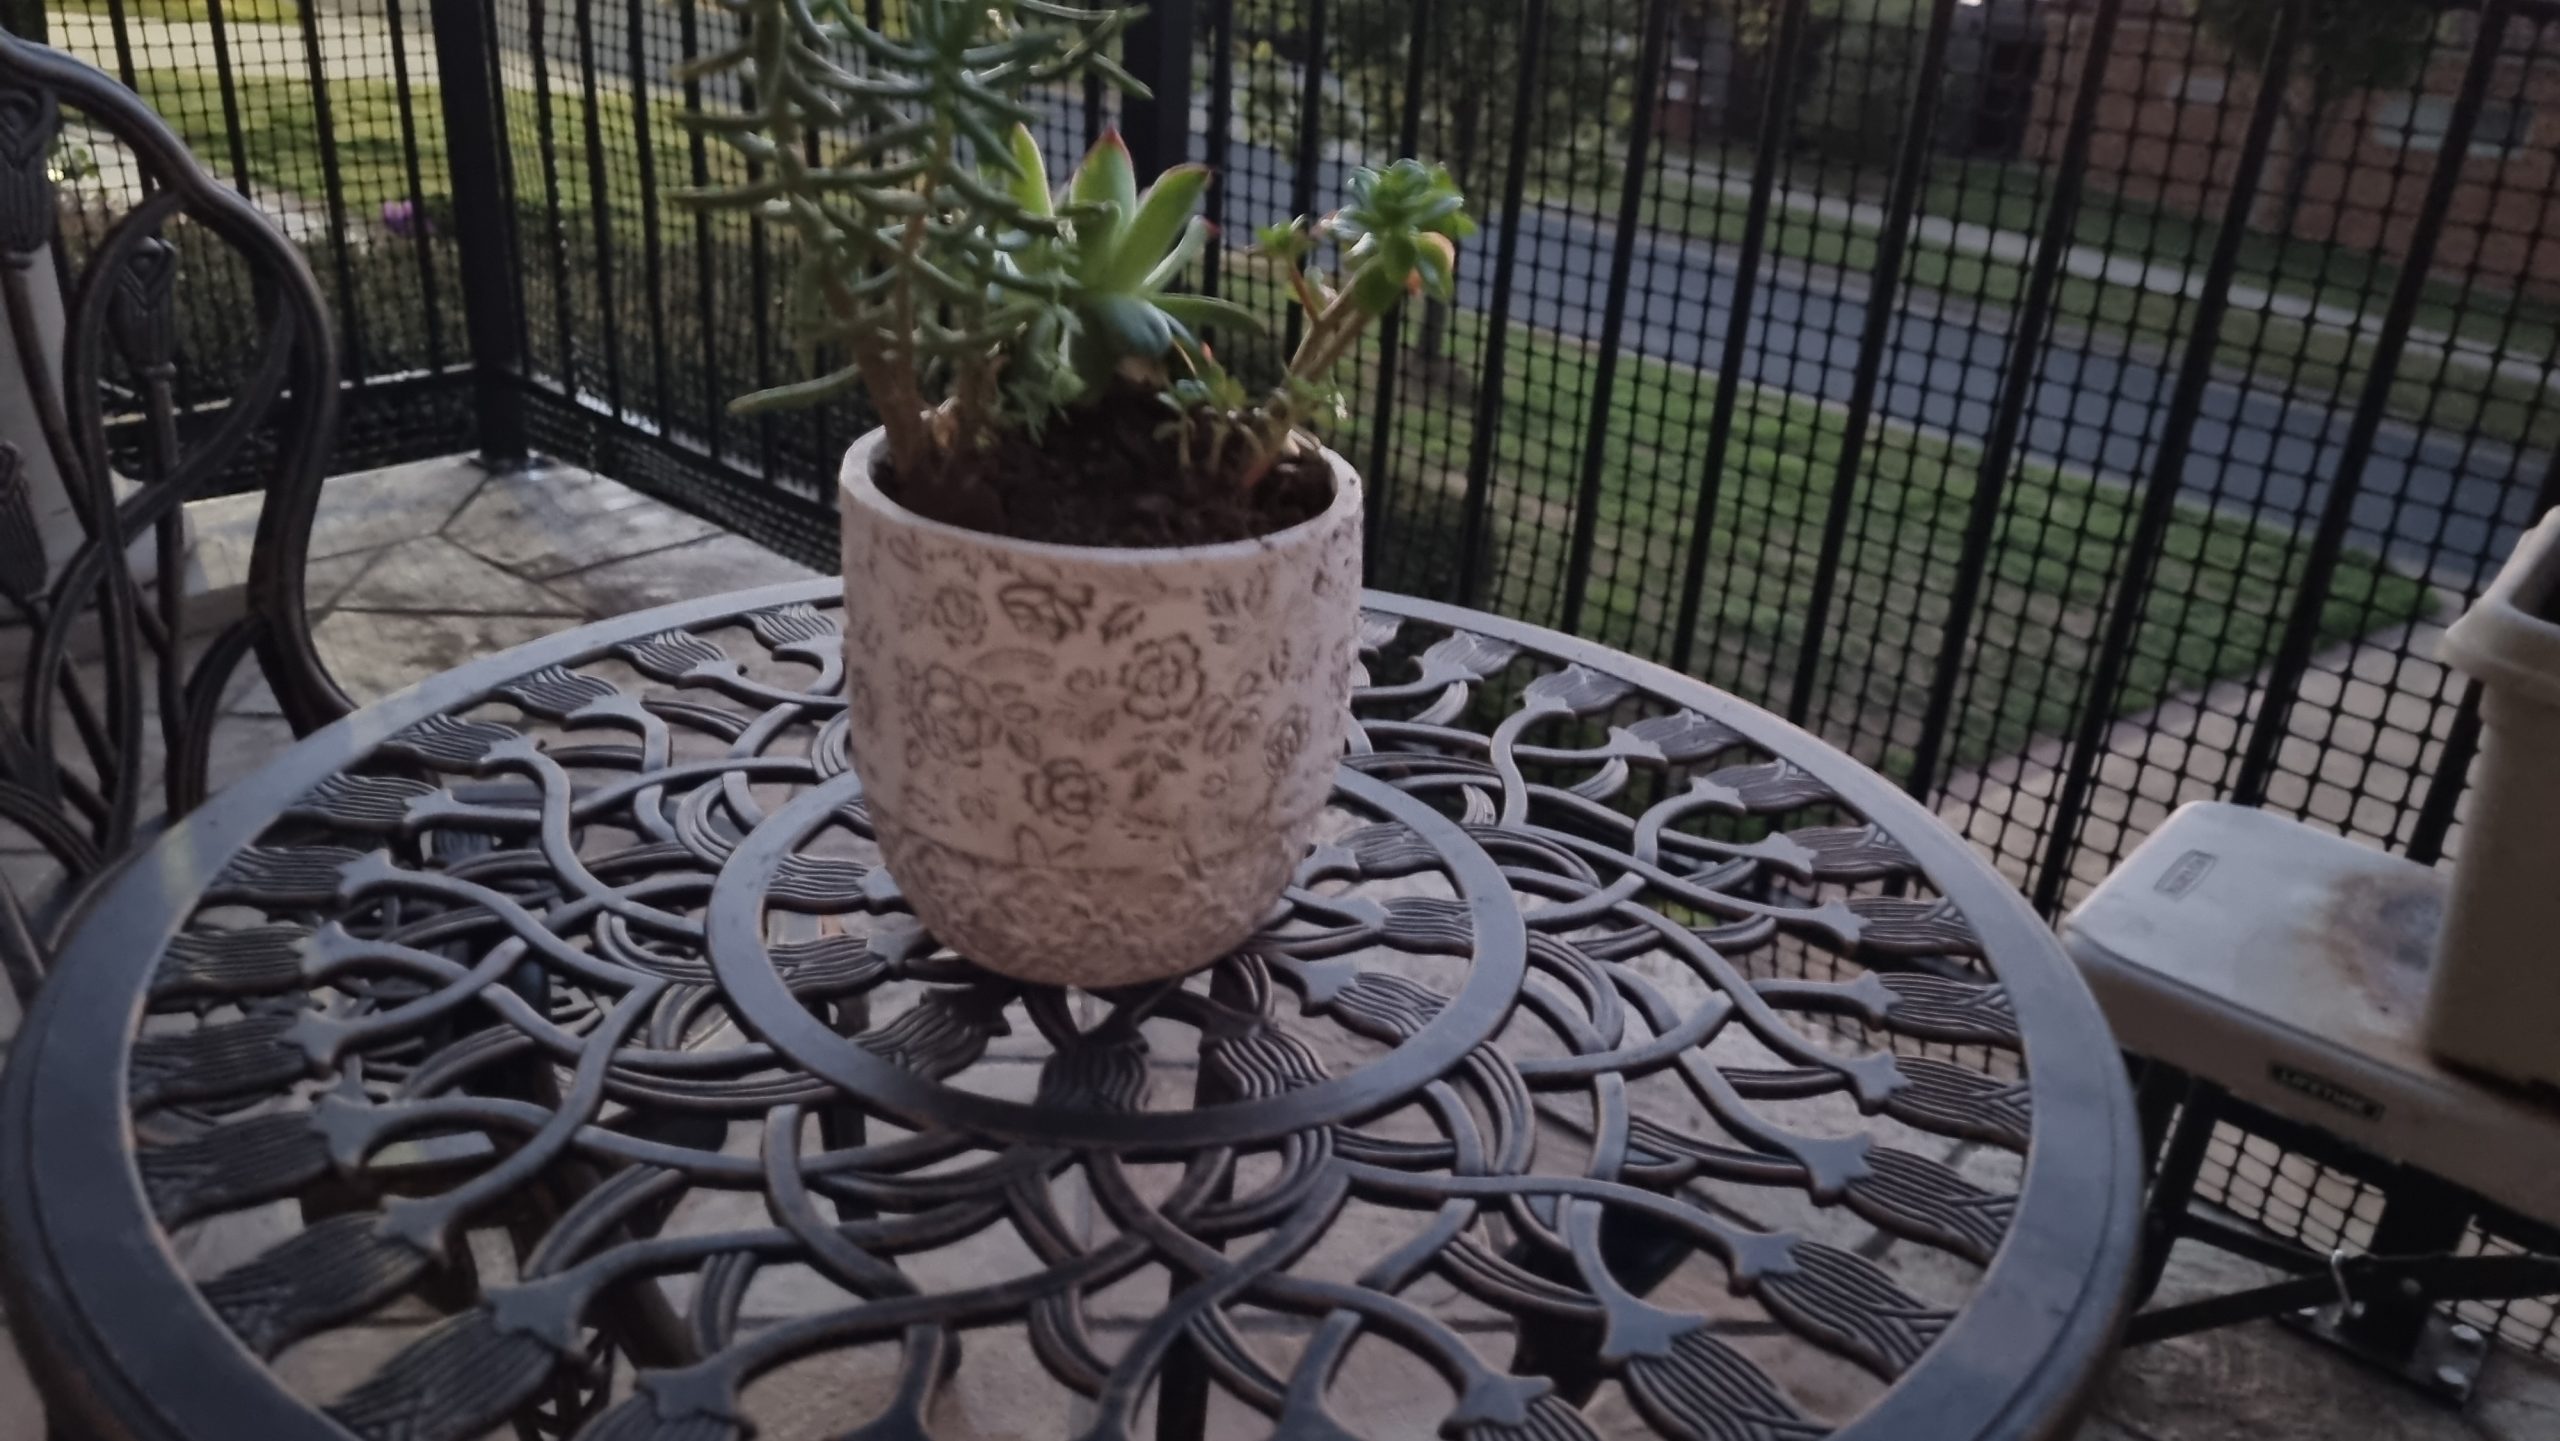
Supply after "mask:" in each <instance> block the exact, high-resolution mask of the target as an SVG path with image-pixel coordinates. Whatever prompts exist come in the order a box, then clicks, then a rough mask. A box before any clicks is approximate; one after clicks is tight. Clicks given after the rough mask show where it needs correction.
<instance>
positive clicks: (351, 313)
mask: <svg viewBox="0 0 2560 1441" xmlns="http://www.w3.org/2000/svg"><path fill="white" fill-rule="evenodd" d="M297 8H298V9H299V10H300V11H301V13H302V63H303V66H304V68H305V69H306V70H307V71H308V72H309V73H310V76H311V121H312V124H313V125H315V126H316V127H318V139H319V142H320V195H321V200H322V202H323V203H324V204H326V205H327V206H328V208H329V268H330V269H331V270H332V271H334V272H336V274H337V277H338V344H339V346H340V348H341V349H342V350H343V351H344V352H345V357H346V369H345V372H344V377H345V380H346V383H347V384H348V385H349V386H351V387H360V386H362V385H364V384H365V382H367V381H368V380H370V379H372V378H373V377H372V367H371V366H369V365H367V364H366V363H365V347H364V326H363V324H362V323H361V322H360V321H359V320H358V319H357V316H356V272H355V264H354V262H353V261H351V260H349V259H348V258H347V187H346V178H345V177H344V176H342V175H340V174H339V173H338V133H337V126H336V124H335V123H333V122H332V120H331V119H330V114H329V75H328V66H327V65H326V63H325V62H324V60H323V58H322V56H321V54H320V15H319V12H318V9H317V8H316V6H315V4H314V0H299V4H298V6H297ZM119 13H121V9H119Z"/></svg>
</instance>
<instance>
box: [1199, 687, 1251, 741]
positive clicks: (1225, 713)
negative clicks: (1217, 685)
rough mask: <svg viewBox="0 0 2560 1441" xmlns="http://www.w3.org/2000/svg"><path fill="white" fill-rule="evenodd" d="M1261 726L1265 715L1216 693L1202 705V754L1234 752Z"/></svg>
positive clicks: (1200, 719) (1200, 717)
mask: <svg viewBox="0 0 2560 1441" xmlns="http://www.w3.org/2000/svg"><path fill="white" fill-rule="evenodd" d="M1261 725H1262V717H1261V716H1260V715H1259V714H1258V713H1256V712H1255V711H1254V710H1253V709H1252V708H1251V707H1249V706H1240V705H1237V704H1236V703H1235V702H1233V701H1231V700H1229V699H1227V698H1226V697H1225V696H1222V695H1213V696H1211V697H1209V698H1208V699H1207V700H1205V701H1203V702H1201V704H1200V716H1199V725H1198V729H1199V735H1200V753H1201V754H1202V755H1207V756H1224V755H1233V754H1234V753H1235V752H1236V751H1237V750H1239V749H1241V748H1242V747H1243V746H1244V745H1245V743H1246V742H1248V741H1251V740H1252V739H1253V733H1254V731H1255V730H1257V729H1259V728H1260V727H1261Z"/></svg>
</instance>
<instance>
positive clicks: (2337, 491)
mask: <svg viewBox="0 0 2560 1441" xmlns="http://www.w3.org/2000/svg"><path fill="white" fill-rule="evenodd" d="M2479 27H2480V33H2479V34H2478V36H2477V37H2475V38H2474V39H2473V41H2472V43H2471V56H2470V59H2469V61H2468V62H2467V63H2466V64H2465V66H2464V68H2463V72H2462V88H2461V89H2460V90H2458V91H2456V92H2455V94H2454V101H2453V111H2452V113H2451V114H2450V115H2448V116H2447V117H2446V118H2445V128H2444V137H2443V147H2442V148H2441V149H2440V150H2439V151H2438V152H2437V153H2436V164H2435V170H2434V172H2433V173H2432V174H2430V175H2429V176H2428V177H2427V190H2426V196H2425V198H2424V199H2423V200H2422V201H2421V202H2420V203H2419V206H2418V218H2417V228H2416V229H2415V230H2414V231H2412V232H2411V234H2410V236H2409V241H2408V245H2407V249H2406V253H2405V254H2404V255H2402V257H2401V258H2400V279H2399V281H2398V283H2397V284H2395V285H2394V286H2393V287H2392V289H2391V303H2390V304H2389V305H2388V306H2387V307H2385V308H2384V310H2383V312H2382V329H2381V332H2380V333H2379V334H2378V335H2377V336H2376V337H2375V339H2374V345H2373V359H2372V360H2371V361H2370V362H2369V366H2368V369H2367V370H2366V372H2365V383H2364V390H2363V393H2361V394H2360V395H2358V396H2357V397H2356V409H2355V415H2354V418H2353V419H2351V420H2350V421H2349V422H2348V425H2347V438H2346V443H2345V447H2344V449H2343V450H2342V451H2341V452H2340V454H2339V458H2338V471H2337V474H2336V475H2335V476H2334V477H2333V478H2331V480H2330V482H2329V495H2328V498H2327V500H2326V501H2325V502H2324V503H2323V504H2322V506H2321V508H2320V524H2319V527H2318V529H2316V530H2315V531H2314V532H2313V533H2312V540H2311V553H2310V556H2309V558H2308V559H2307V560H2306V561H2305V562H2304V564H2303V569H2302V581H2301V585H2300V588H2299V589H2298V590H2297V591H2295V593H2294V602H2293V611H2292V613H2291V614H2290V615H2288V616H2287V617H2286V618H2285V627H2284V640H2283V642H2282V643H2281V644H2280V645H2278V646H2277V647H2276V658H2275V664H2274V665H2273V666H2272V667H2270V668H2269V670H2268V673H2267V684H2266V689H2265V691H2264V693H2263V694H2262V695H2261V697H2260V699H2259V702H2258V723H2257V726H2256V728H2255V729H2253V730H2252V731H2250V733H2249V744H2248V746H2247V747H2246V748H2245V749H2244V750H2243V751H2242V752H2241V756H2240V776H2239V779H2238V781H2237V782H2235V783H2234V784H2233V786H2232V799H2233V800H2235V801H2237V802H2238V803H2239V804H2241V805H2244V806H2253V805H2257V804H2259V803H2261V802H2263V801H2264V800H2265V799H2266V795H2267V783H2268V782H2269V781H2270V780H2272V779H2273V778H2274V773H2275V765H2276V756H2277V753H2278V752H2279V750H2280V749H2281V748H2282V747H2283V744H2284V737H2285V732H2286V730H2287V728H2288V727H2290V726H2291V725H2292V723H2293V705H2294V701H2295V700H2296V699H2297V698H2298V697H2299V695H2300V693H2301V689H2302V678H2303V676H2304V675H2305V674H2306V673H2307V672H2308V671H2309V670H2310V668H2311V654H2312V651H2313V650H2314V649H2315V648H2316V647H2317V646H2318V645H2319V643H2320V613H2321V610H2322V608H2323V603H2324V602H2325V601H2326V600H2327V599H2328V595H2329V586H2330V584H2331V582H2333V581H2334V580H2336V579H2337V571H2338V556H2339V554H2340V552H2342V551H2343V550H2344V549H2345V548H2346V542H2347V527H2348V526H2349V524H2351V523H2352V522H2353V520H2354V518H2355V505H2356V501H2357V499H2358V498H2359V497H2360V496H2361V495H2362V493H2363V490H2364V473H2365V467H2366V466H2367V465H2368V464H2369V463H2370V462H2371V461H2372V459H2373V443H2374V439H2375V437H2376V436H2377V435H2378V434H2379V433H2380V432H2381V429H2382V422H2383V419H2384V417H2385V416H2386V415H2387V413H2388V412H2389V410H2390V406H2391V389H2392V386H2393V385H2394V384H2395V383H2396V382H2397V381H2398V380H2399V371H2400V357H2401V354H2402V352H2403V351H2404V350H2405V349H2406V348H2407V346H2408V342H2409V328H2410V326H2411V324H2412V323H2413V322H2414V321H2415V320H2416V319H2417V314H2418V302H2419V301H2420V300H2421V299H2423V298H2424V296H2425V292H2426V287H2427V283H2428V281H2429V279H2430V278H2431V274H2432V272H2433V270H2434V268H2435V258H2436V242H2437V241H2438V240H2439V239H2440V238H2442V236H2443V233H2444V225H2445V217H2446V215H2447V214H2448V213H2450V211H2451V210H2452V208H2453V194H2454V191H2455V190H2456V189H2458V188H2460V186H2461V184H2462V172H2463V169H2464V167H2465V166H2466V165H2467V164H2468V162H2469V160H2470V158H2471V136H2472V132H2473V131H2474V130H2475V129H2476V128H2477V127H2478V121H2479V119H2480V109H2481V106H2482V104H2483V103H2484V102H2485V101H2486V100H2487V98H2488V93H2489V80H2490V77H2491V76H2492V75H2494V74H2495V73H2496V71H2497V68H2498V52H2499V50H2500V49H2501V48H2502V47H2503V45H2504V44H2505V40H2506V29H2507V0H2486V3H2484V4H2483V5H2481V7H2480V11H2479Z"/></svg>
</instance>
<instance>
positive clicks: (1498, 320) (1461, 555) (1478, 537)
mask: <svg viewBox="0 0 2560 1441" xmlns="http://www.w3.org/2000/svg"><path fill="white" fill-rule="evenodd" d="M1547 4H1548V0H1526V6H1527V8H1526V10H1525V12H1524V13H1523V15H1522V16H1521V23H1520V73H1519V75H1518V76H1517V77H1515V83H1514V85H1513V88H1512V95H1511V148H1510V152H1509V153H1508V154H1507V155H1505V156H1504V157H1503V161H1502V237H1501V240H1500V243H1499V244H1497V245H1496V246H1495V257H1494V263H1493V300H1492V308H1491V309H1490V310H1489V311H1487V312H1486V315H1485V324H1484V364H1483V370H1482V373H1481V374H1480V375H1478V376H1477V378H1476V405H1475V432H1474V434H1473V435H1471V436H1470V437H1469V438H1468V441H1467V492H1466V499H1465V502H1464V503H1463V505H1462V507H1461V510H1460V515H1461V517H1462V519H1461V524H1460V526H1459V529H1458V597H1457V599H1458V604H1460V605H1474V604H1475V603H1476V601H1477V599H1478V598H1479V597H1480V596H1481V594H1482V593H1483V589H1484V574H1483V571H1484V567H1483V563H1482V561H1481V559H1480V555H1481V553H1482V552H1483V550H1484V547H1485V527H1486V525H1487V523H1488V516H1487V513H1488V512H1489V511H1490V510H1491V509H1492V507H1493V450H1494V437H1495V433H1496V432H1497V431H1499V430H1501V428H1502V405H1503V393H1502V385H1503V369H1504V366H1505V363H1506V361H1507V360H1508V358H1509V353H1510V344H1511V291H1512V287H1513V285H1514V284H1515V282H1516V281H1517V279H1518V275H1519V270H1520V232H1521V229H1522V226H1521V223H1520V207H1521V205H1522V203H1523V200H1524V195H1523V192H1524V191H1525V190H1526V189H1527V186H1528V180H1529V130H1530V127H1531V126H1532V124H1534V120H1533V118H1532V117H1533V116H1534V114H1535V112H1536V111H1537V108H1538V76H1539V70H1540V64H1539V62H1540V60H1541V59H1542V58H1543V57H1544V55H1545V52H1546V46H1547Z"/></svg>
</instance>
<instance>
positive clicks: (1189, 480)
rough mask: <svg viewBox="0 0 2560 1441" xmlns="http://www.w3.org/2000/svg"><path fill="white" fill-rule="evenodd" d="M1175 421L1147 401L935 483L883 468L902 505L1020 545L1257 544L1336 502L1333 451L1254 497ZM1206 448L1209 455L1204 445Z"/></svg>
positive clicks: (1085, 414) (1018, 438) (1073, 422)
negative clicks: (1205, 468) (1203, 467)
mask: <svg viewBox="0 0 2560 1441" xmlns="http://www.w3.org/2000/svg"><path fill="white" fill-rule="evenodd" d="M1171 418H1172V416H1171V413H1170V412H1168V411H1167V410H1166V409H1165V408H1164V406H1163V405H1162V404H1161V403H1160V402H1158V401H1156V400H1155V399H1153V398H1152V397H1147V396H1126V397H1116V398H1114V399H1110V400H1106V401H1102V402H1100V403H1098V404H1096V405H1092V406H1088V407H1083V408H1080V409H1077V410H1073V411H1069V412H1067V413H1066V414H1063V415H1060V416H1057V417H1054V418H1053V419H1051V420H1050V422H1049V423H1048V424H1047V425H1045V426H1043V427H1042V428H1041V430H1040V433H1039V434H1038V435H1037V436H1030V435H1006V436H1003V437H1001V438H1000V439H999V440H998V441H997V442H996V443H995V444H994V445H992V446H989V447H988V448H986V449H984V450H980V451H977V452H975V453H972V454H967V455H961V456H956V457H954V458H953V461H952V463H951V466H950V469H949V471H948V472H947V473H946V474H944V475H943V476H941V477H939V478H937V481H936V482H935V483H933V484H928V485H916V484H912V483H911V482H910V481H909V479H908V478H907V477H905V476H901V475H900V474H898V473H897V471H896V469H895V468H894V467H893V466H884V467H883V468H882V470H881V471H880V473H879V476H878V479H879V483H880V489H881V491H882V492H883V493H885V494H886V495H887V496H888V497H889V498H890V499H891V500H894V501H896V502H897V503H898V504H900V505H903V506H905V507H906V508H907V509H909V510H912V511H914V512H915V513H916V514H918V515H921V516H924V517H925V518H926V519H928V520H938V521H941V522H943V523H944V524H946V525H956V526H960V527H963V528H964V529H968V530H976V531H984V532H987V533H988V534H991V535H1001V536H1009V537H1011V538H1013V539H1016V540H1031V541H1046V542H1050V543H1053V544H1058V545H1090V546H1113V547H1120V548H1125V549H1133V550H1154V549H1163V548H1166V547H1170V546H1183V545H1216V544H1220V543H1222V542H1225V541H1232V540H1250V539H1252V538H1254V537H1256V536H1263V535H1270V534H1272V533H1274V532H1276V531H1282V530H1287V529H1288V528H1289V527H1291V526H1293V525H1297V524H1299V523H1300V522H1303V521H1308V520H1313V519H1314V518H1315V517H1317V516H1319V515H1322V514H1323V513H1324V510H1325V507H1327V506H1329V505H1331V504H1332V503H1333V475H1332V471H1331V469H1330V468H1329V467H1328V466H1326V464H1325V463H1324V459H1323V457H1322V456H1319V455H1317V454H1315V453H1314V452H1313V451H1305V452H1297V451H1293V452H1291V453H1290V454H1288V455H1285V456H1283V457H1281V459H1280V462H1279V463H1278V464H1277V465H1275V466H1273V467H1272V468H1271V472H1270V473H1269V474H1268V475H1265V476H1264V477H1262V479H1261V480H1260V481H1259V482H1257V483H1256V484H1255V485H1254V487H1253V488H1252V489H1251V490H1249V491H1248V490H1244V489H1242V488H1240V487H1239V486H1238V484H1237V482H1236V478H1235V476H1234V475H1233V474H1232V473H1230V474H1222V475H1215V476H1210V475H1202V474H1200V473H1198V472H1197V471H1194V470H1192V469H1191V468H1189V467H1187V466H1185V465H1184V464H1183V463H1182V452H1181V448H1180V447H1179V445H1177V444H1176V441H1175V438H1174V436H1173V435H1172V434H1170V433H1169V432H1168V431H1167V430H1166V423H1167V422H1168V421H1169V420H1170V419H1171ZM1195 449H1197V450H1199V451H1201V452H1203V453H1205V451H1206V444H1205V442H1203V443H1201V444H1199V445H1197V446H1196V447H1195Z"/></svg>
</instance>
